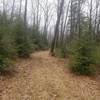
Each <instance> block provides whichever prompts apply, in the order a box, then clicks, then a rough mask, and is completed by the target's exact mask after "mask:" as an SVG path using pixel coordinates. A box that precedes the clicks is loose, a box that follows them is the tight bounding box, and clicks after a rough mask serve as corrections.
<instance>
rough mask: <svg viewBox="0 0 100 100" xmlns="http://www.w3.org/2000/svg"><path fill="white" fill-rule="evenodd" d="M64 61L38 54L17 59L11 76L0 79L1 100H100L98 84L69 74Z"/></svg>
mask: <svg viewBox="0 0 100 100" xmlns="http://www.w3.org/2000/svg"><path fill="white" fill-rule="evenodd" d="M67 67H68V62H67V60H66V61H65V60H63V59H59V58H56V57H51V56H50V55H49V52H48V51H42V52H37V53H34V54H32V55H31V58H30V59H26V60H25V59H24V60H19V61H18V63H17V64H16V67H15V69H16V71H17V73H15V74H14V75H13V76H12V77H11V76H0V100H100V91H99V88H98V83H97V82H96V81H94V80H92V79H90V78H88V77H78V76H75V75H73V74H71V73H70V72H69V71H68V69H67Z"/></svg>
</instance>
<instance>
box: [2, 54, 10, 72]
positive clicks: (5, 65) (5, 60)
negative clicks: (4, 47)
mask: <svg viewBox="0 0 100 100" xmlns="http://www.w3.org/2000/svg"><path fill="white" fill-rule="evenodd" d="M8 67H9V60H8V58H6V57H4V56H2V55H0V72H4V71H5V70H6V69H7V68H8Z"/></svg>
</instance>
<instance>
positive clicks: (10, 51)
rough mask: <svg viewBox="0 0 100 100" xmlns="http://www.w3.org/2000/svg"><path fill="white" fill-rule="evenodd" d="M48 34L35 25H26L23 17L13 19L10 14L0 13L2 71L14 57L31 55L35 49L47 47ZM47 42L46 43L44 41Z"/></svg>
mask: <svg viewBox="0 0 100 100" xmlns="http://www.w3.org/2000/svg"><path fill="white" fill-rule="evenodd" d="M43 38H46V36H43V34H42V33H41V32H40V31H39V30H38V29H35V26H31V25H28V24H27V25H25V24H24V20H23V18H21V17H17V16H16V17H15V19H14V20H13V21H11V20H10V19H9V17H8V15H7V14H6V13H5V14H4V13H0V71H4V70H6V69H7V68H8V66H9V64H10V61H11V59H12V58H16V57H22V58H26V57H30V54H31V53H32V52H34V51H35V50H41V49H45V48H46V47H47V40H46V39H45V40H44V39H43ZM44 42H45V43H44Z"/></svg>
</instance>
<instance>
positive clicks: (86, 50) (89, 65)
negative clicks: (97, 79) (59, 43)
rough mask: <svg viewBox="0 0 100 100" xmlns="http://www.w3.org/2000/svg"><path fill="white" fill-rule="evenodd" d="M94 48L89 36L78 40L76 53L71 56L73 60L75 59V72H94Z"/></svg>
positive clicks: (73, 69) (72, 68) (75, 48)
mask: <svg viewBox="0 0 100 100" xmlns="http://www.w3.org/2000/svg"><path fill="white" fill-rule="evenodd" d="M93 48H94V47H93V44H92V42H91V41H90V40H89V39H88V38H86V37H82V39H80V40H77V42H76V44H75V46H74V48H73V50H74V53H73V55H72V56H71V60H73V61H72V66H71V70H72V71H73V72H75V73H76V74H81V75H92V74H94V72H95V69H94V67H93V65H94V59H93V55H92V52H93Z"/></svg>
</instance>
